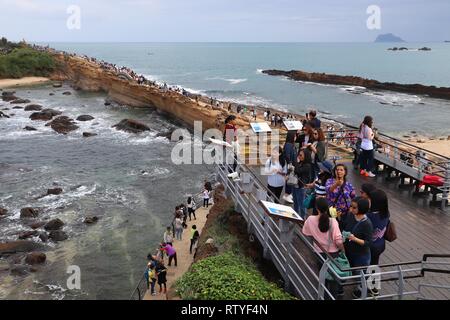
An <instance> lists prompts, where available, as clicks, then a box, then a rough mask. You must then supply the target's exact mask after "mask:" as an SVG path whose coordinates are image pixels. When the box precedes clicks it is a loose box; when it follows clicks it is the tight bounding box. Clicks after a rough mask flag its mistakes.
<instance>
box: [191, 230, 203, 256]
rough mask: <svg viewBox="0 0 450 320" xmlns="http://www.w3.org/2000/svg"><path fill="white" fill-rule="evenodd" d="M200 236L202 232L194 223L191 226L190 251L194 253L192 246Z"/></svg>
mask: <svg viewBox="0 0 450 320" xmlns="http://www.w3.org/2000/svg"><path fill="white" fill-rule="evenodd" d="M198 238H200V234H199V232H198V230H197V226H196V225H195V224H194V225H193V226H192V228H191V245H190V246H189V253H190V254H192V248H193V247H194V246H195V243H196V242H197V241H198Z"/></svg>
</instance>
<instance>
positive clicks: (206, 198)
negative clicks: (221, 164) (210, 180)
mask: <svg viewBox="0 0 450 320" xmlns="http://www.w3.org/2000/svg"><path fill="white" fill-rule="evenodd" d="M209 196H210V194H209V191H208V190H206V189H205V190H203V208H208V206H209Z"/></svg>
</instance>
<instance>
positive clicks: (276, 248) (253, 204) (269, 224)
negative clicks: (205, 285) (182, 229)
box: [217, 164, 450, 300]
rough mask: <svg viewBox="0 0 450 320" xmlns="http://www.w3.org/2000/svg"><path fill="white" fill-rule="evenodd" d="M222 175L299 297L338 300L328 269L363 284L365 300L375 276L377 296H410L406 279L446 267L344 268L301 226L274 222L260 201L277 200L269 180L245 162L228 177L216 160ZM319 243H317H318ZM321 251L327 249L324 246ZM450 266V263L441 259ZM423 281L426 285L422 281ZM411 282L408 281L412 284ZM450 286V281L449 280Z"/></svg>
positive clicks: (344, 280)
mask: <svg viewBox="0 0 450 320" xmlns="http://www.w3.org/2000/svg"><path fill="white" fill-rule="evenodd" d="M217 168H218V179H219V181H220V182H221V183H222V185H223V186H224V188H225V194H226V195H227V196H228V197H231V198H232V200H233V201H234V203H235V207H236V211H238V212H241V214H242V215H243V217H244V218H245V220H246V221H247V228H248V232H249V234H253V235H254V236H255V237H256V238H257V239H258V241H259V242H260V243H261V245H262V247H263V254H264V257H265V258H267V259H270V260H271V261H272V262H273V263H274V265H275V266H276V268H277V269H278V271H279V272H280V274H281V276H282V277H283V279H284V283H285V289H286V290H288V291H290V292H292V293H293V294H295V295H296V296H298V297H300V298H302V299H307V300H317V299H331V300H334V299H336V297H335V293H332V292H331V291H330V289H328V287H327V285H326V275H327V273H329V274H330V275H331V276H332V277H333V278H334V280H335V281H336V282H338V283H339V284H340V285H342V286H344V287H348V286H355V285H360V286H361V287H362V290H361V293H362V295H361V299H375V298H374V297H367V290H366V289H367V287H368V283H369V281H372V280H373V277H378V279H379V280H380V282H382V283H385V284H386V283H389V285H383V290H382V291H383V293H382V295H380V296H378V297H376V299H402V298H404V297H406V296H414V297H418V296H421V294H422V293H421V292H420V287H417V286H415V287H413V288H409V289H407V287H408V279H414V278H422V277H424V273H425V272H445V273H449V274H450V270H448V271H447V270H446V269H444V270H443V271H442V270H441V271H436V269H431V268H428V267H427V266H428V265H429V264H430V262H428V261H427V260H426V259H425V258H424V260H423V261H422V260H421V261H408V262H399V263H393V264H384V265H379V266H377V267H378V268H377V270H379V272H376V273H366V272H365V271H366V269H367V267H358V268H348V269H341V267H340V266H339V265H338V264H336V262H335V259H334V258H333V257H331V256H330V255H329V254H327V253H325V257H324V256H322V254H320V252H319V251H318V250H317V248H316V246H318V247H319V248H320V244H318V243H317V242H315V241H314V240H312V239H310V238H309V237H306V236H305V235H304V234H303V233H302V230H301V229H302V225H301V224H294V223H292V222H286V221H283V220H279V221H276V220H274V219H273V218H271V217H269V216H268V215H267V214H266V213H265V212H264V209H263V207H262V206H261V205H260V201H261V200H265V201H272V202H273V201H274V199H275V198H274V195H273V194H272V193H271V192H270V191H269V190H268V189H267V188H266V185H265V184H264V183H263V182H262V181H261V180H260V179H259V177H258V176H257V175H256V174H254V173H253V172H252V170H251V169H250V168H249V167H247V166H246V165H245V164H239V165H238V169H237V171H238V172H239V173H240V177H241V179H240V181H238V182H235V181H233V180H232V179H230V178H228V172H229V170H228V169H229V166H227V165H218V166H217ZM315 245H316V246H315ZM322 252H326V251H325V250H323V248H322ZM331 264H334V265H335V267H336V268H338V269H340V270H341V271H352V275H351V276H347V277H341V276H339V275H338V274H337V273H336V272H335V270H334V268H331ZM441 265H444V266H445V267H450V263H449V262H445V263H441ZM422 285H425V284H422ZM409 286H410V285H409ZM449 286H450V284H449Z"/></svg>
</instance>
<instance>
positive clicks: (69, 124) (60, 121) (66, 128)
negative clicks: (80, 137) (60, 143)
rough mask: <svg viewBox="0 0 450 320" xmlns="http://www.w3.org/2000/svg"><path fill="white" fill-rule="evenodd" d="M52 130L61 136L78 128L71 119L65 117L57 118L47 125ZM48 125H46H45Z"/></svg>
mask: <svg viewBox="0 0 450 320" xmlns="http://www.w3.org/2000/svg"><path fill="white" fill-rule="evenodd" d="M49 124H50V126H51V127H52V129H53V130H55V131H56V132H58V133H61V134H67V133H69V132H70V131H74V130H77V129H78V128H79V127H78V126H77V125H76V124H75V122H74V121H73V119H71V118H69V117H66V116H59V117H57V118H55V119H54V120H53V121H52V122H50V123H49ZM47 125H48V124H47Z"/></svg>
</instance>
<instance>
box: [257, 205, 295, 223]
mask: <svg viewBox="0 0 450 320" xmlns="http://www.w3.org/2000/svg"><path fill="white" fill-rule="evenodd" d="M260 204H261V205H262V207H263V208H264V211H266V213H267V214H268V215H269V216H272V217H273V218H275V219H285V220H290V221H294V222H301V221H303V219H302V218H301V217H300V216H299V215H298V213H297V212H295V210H294V209H292V207H288V206H285V205H282V204H278V203H274V202H268V201H262V200H261V201H260Z"/></svg>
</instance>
